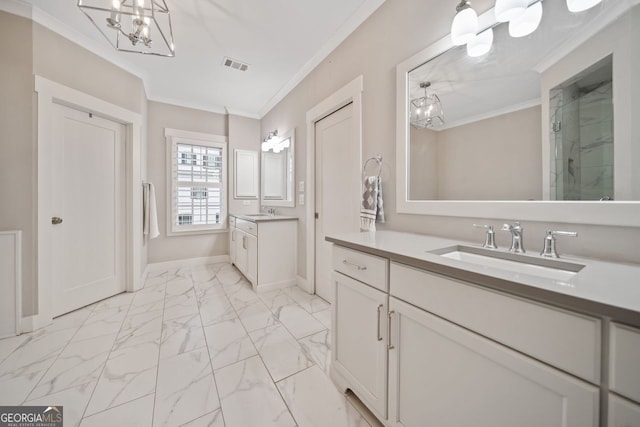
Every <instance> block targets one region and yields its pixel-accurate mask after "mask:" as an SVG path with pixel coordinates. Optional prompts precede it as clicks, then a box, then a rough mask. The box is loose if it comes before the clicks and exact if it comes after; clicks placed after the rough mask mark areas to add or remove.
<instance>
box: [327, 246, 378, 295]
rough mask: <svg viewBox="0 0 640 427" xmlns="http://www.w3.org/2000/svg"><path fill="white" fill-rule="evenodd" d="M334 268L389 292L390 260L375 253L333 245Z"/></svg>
mask: <svg viewBox="0 0 640 427" xmlns="http://www.w3.org/2000/svg"><path fill="white" fill-rule="evenodd" d="M332 260H333V269H334V270H335V271H339V272H340V273H342V274H344V275H346V276H349V277H352V278H354V279H356V280H359V281H361V282H364V283H366V284H367V285H369V286H373V287H374V288H377V289H380V290H381V291H384V292H387V290H388V289H389V287H388V282H387V276H388V274H387V272H388V271H389V261H388V260H387V259H385V258H380V257H378V256H375V255H369V254H365V253H363V252H359V251H354V250H352V249H347V248H344V247H342V246H337V245H333V250H332Z"/></svg>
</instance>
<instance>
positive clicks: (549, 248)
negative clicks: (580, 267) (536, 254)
mask: <svg viewBox="0 0 640 427" xmlns="http://www.w3.org/2000/svg"><path fill="white" fill-rule="evenodd" d="M556 236H565V237H578V233H576V232H575V231H554V230H547V236H546V237H545V238H544V249H542V252H540V255H542V256H544V257H550V258H560V255H558V251H557V250H556Z"/></svg>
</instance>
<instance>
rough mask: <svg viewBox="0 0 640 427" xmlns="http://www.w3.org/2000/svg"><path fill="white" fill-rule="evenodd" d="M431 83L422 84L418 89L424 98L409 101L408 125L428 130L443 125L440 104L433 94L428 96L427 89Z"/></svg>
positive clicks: (436, 96)
mask: <svg viewBox="0 0 640 427" xmlns="http://www.w3.org/2000/svg"><path fill="white" fill-rule="evenodd" d="M429 86H431V82H422V83H420V87H421V88H423V89H424V96H423V97H420V98H415V99H412V100H411V105H410V110H411V112H410V114H411V118H410V123H411V125H413V126H416V127H420V128H430V127H434V126H441V125H443V124H444V112H443V111H442V103H441V102H440V98H438V95H436V94H435V93H432V94H430V95H429V94H428V93H427V88H428V87H429Z"/></svg>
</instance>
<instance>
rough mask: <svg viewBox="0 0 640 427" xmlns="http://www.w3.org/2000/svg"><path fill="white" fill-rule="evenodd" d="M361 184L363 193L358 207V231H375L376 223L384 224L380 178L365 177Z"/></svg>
mask: <svg viewBox="0 0 640 427" xmlns="http://www.w3.org/2000/svg"><path fill="white" fill-rule="evenodd" d="M362 184H363V187H364V191H363V193H362V205H361V206H360V230H361V231H376V222H384V211H383V210H382V194H381V185H380V177H379V176H367V177H365V178H364V181H363V183H362Z"/></svg>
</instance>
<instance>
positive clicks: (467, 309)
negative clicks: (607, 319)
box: [391, 263, 601, 384]
mask: <svg viewBox="0 0 640 427" xmlns="http://www.w3.org/2000/svg"><path fill="white" fill-rule="evenodd" d="M391 295H393V296H395V297H397V298H399V299H402V300H404V301H407V302H410V303H411V304H413V305H416V306H418V307H420V308H422V309H424V310H427V311H429V312H431V313H434V314H436V315H438V316H441V317H444V318H446V319H448V320H450V321H452V322H454V323H457V324H459V325H461V326H464V327H465V328H468V329H470V330H473V331H476V332H478V333H479V334H481V335H484V336H486V337H488V338H491V339H493V340H495V341H498V342H500V343H502V344H504V345H507V346H509V347H511V348H514V349H516V350H519V351H521V352H523V353H526V354H528V355H530V356H532V357H534V358H536V359H538V360H541V361H543V362H546V363H549V364H550V365H553V366H556V367H558V368H560V369H562V370H564V371H566V372H570V373H572V374H575V375H577V376H579V377H581V378H584V379H586V380H587V381H590V382H592V383H595V384H598V383H599V382H600V344H601V338H600V337H601V333H600V328H601V325H600V320H599V319H595V318H591V317H588V316H584V315H581V314H578V313H573V312H568V311H565V310H561V309H558V308H555V307H551V306H548V305H545V304H541V303H537V302H533V301H529V300H525V299H521V298H518V297H515V296H511V295H506V294H502V293H499V292H496V291H493V290H489V289H486V288H483V287H481V286H478V285H474V284H471V283H467V282H463V281H459V280H456V279H451V278H448V277H445V276H440V275H438V274H434V273H430V272H427V271H425V270H420V269H416V268H413V267H408V266H405V265H402V264H397V263H392V264H391Z"/></svg>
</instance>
